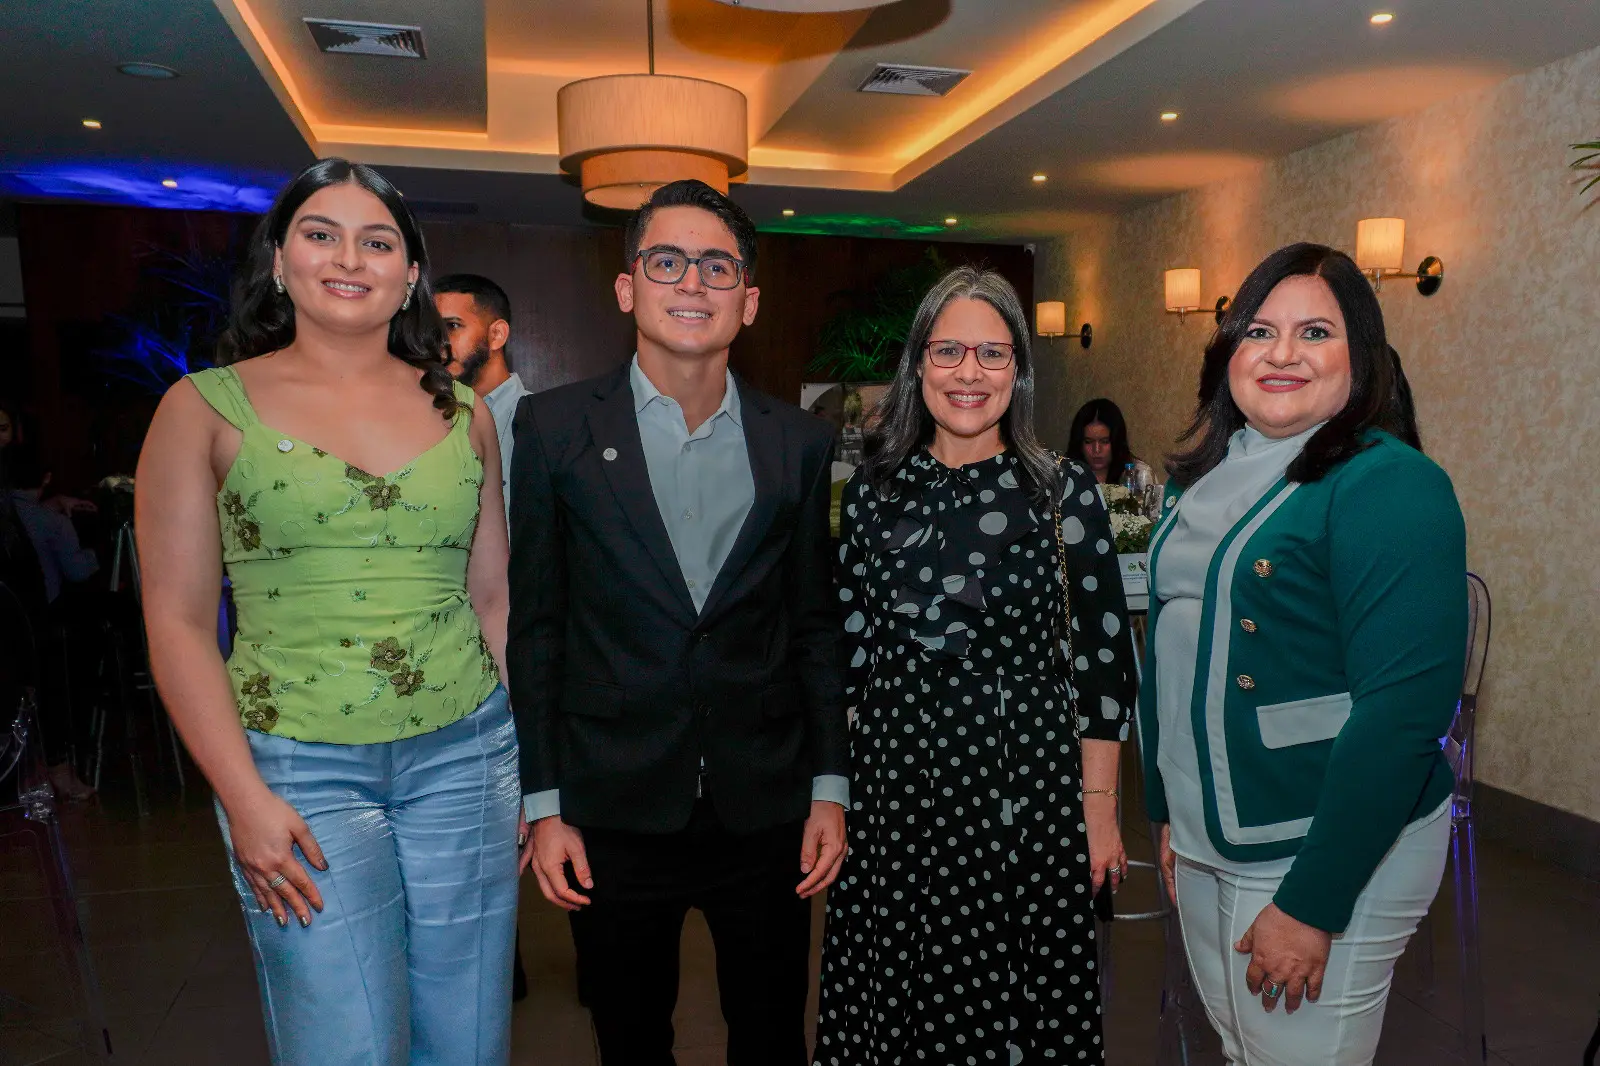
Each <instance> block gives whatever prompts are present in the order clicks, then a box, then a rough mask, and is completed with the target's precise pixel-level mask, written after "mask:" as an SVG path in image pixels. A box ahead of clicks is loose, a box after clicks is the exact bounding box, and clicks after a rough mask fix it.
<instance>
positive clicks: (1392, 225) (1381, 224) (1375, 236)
mask: <svg viewBox="0 0 1600 1066" xmlns="http://www.w3.org/2000/svg"><path fill="white" fill-rule="evenodd" d="M1405 250H1406V220H1405V219H1403V218H1364V219H1362V220H1361V221H1360V222H1357V223H1356V266H1358V267H1360V268H1361V269H1362V270H1379V271H1399V270H1400V269H1401V268H1402V264H1403V262H1404V260H1405Z"/></svg>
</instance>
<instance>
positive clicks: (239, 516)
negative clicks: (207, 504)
mask: <svg viewBox="0 0 1600 1066" xmlns="http://www.w3.org/2000/svg"><path fill="white" fill-rule="evenodd" d="M260 496H261V493H259V492H253V493H251V494H250V498H249V499H248V500H247V499H245V498H244V497H242V496H241V495H239V493H237V492H234V491H233V490H231V489H230V490H229V491H227V492H224V493H223V494H222V510H223V513H224V514H226V515H227V516H228V518H229V519H230V520H231V522H232V528H231V532H232V533H233V536H234V539H235V540H237V541H238V542H239V546H240V547H242V548H243V549H244V550H245V551H252V552H253V551H256V550H257V549H259V548H260V547H261V524H260V523H259V522H257V521H256V520H255V518H254V517H253V516H252V515H251V513H250V508H252V507H254V506H255V504H256V500H257V499H259V498H260Z"/></svg>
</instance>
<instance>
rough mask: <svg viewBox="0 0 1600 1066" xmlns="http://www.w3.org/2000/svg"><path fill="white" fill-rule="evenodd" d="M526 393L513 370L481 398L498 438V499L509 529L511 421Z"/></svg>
mask: <svg viewBox="0 0 1600 1066" xmlns="http://www.w3.org/2000/svg"><path fill="white" fill-rule="evenodd" d="M526 395H528V389H527V386H525V385H523V384H522V379H521V378H519V377H517V375H516V372H515V371H513V372H512V374H511V376H510V377H508V378H506V379H505V380H504V381H502V382H501V383H500V384H498V385H496V386H495V387H494V388H493V389H491V390H489V395H487V396H485V397H484V398H483V404H484V406H485V407H487V408H488V409H489V414H491V415H493V416H494V433H495V436H496V437H498V438H500V493H501V495H500V499H501V501H502V502H503V504H504V506H505V512H506V529H507V530H510V529H511V502H510V501H511V445H512V441H513V440H514V439H515V438H514V437H513V435H512V433H511V421H512V419H514V418H516V416H517V404H519V403H521V402H522V398H523V397H524V396H526Z"/></svg>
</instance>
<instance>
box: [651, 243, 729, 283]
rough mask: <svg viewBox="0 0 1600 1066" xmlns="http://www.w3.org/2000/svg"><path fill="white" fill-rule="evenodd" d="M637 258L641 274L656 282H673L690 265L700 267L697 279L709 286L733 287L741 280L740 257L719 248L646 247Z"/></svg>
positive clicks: (687, 270) (682, 277)
mask: <svg viewBox="0 0 1600 1066" xmlns="http://www.w3.org/2000/svg"><path fill="white" fill-rule="evenodd" d="M637 258H639V259H642V260H644V276H645V277H647V278H649V279H650V280H651V281H653V282H655V283H656V284H657V285H676V284H677V283H678V282H680V281H682V280H683V279H684V275H686V274H688V273H689V268H690V267H692V266H693V267H699V268H700V281H701V282H702V283H703V284H704V285H705V286H706V288H708V289H733V288H737V287H738V285H739V283H740V282H741V281H743V280H744V272H745V268H744V263H743V261H741V260H738V259H735V258H734V257H733V256H731V255H724V254H723V253H721V252H713V253H712V254H710V255H701V256H693V255H684V254H683V253H682V252H680V251H677V250H676V249H673V248H646V249H645V250H644V251H642V252H640V253H639V255H638V257H637Z"/></svg>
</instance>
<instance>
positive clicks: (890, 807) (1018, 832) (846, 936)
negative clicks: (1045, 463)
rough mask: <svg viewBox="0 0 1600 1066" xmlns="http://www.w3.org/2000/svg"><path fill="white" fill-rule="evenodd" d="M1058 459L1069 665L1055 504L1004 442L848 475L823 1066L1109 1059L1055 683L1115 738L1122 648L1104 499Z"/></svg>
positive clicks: (1124, 662)
mask: <svg viewBox="0 0 1600 1066" xmlns="http://www.w3.org/2000/svg"><path fill="white" fill-rule="evenodd" d="M1064 471H1065V476H1064V477H1063V483H1062V485H1061V486H1060V492H1061V496H1060V499H1061V510H1062V515H1063V519H1064V522H1065V520H1067V519H1069V518H1070V520H1071V521H1072V522H1073V523H1074V526H1073V527H1072V528H1073V529H1074V530H1075V531H1076V533H1077V536H1076V537H1075V539H1074V540H1073V541H1071V542H1070V543H1069V544H1068V546H1067V549H1066V550H1067V553H1068V558H1067V571H1068V574H1069V576H1070V579H1071V580H1072V581H1073V585H1074V587H1073V589H1072V606H1073V614H1074V622H1075V623H1076V622H1077V620H1078V619H1082V624H1081V625H1075V627H1074V631H1073V651H1074V654H1075V655H1076V657H1077V658H1076V661H1075V663H1074V664H1073V666H1074V669H1073V673H1072V676H1071V677H1070V678H1069V676H1068V675H1067V672H1066V668H1065V666H1064V664H1062V665H1058V664H1061V656H1060V655H1058V654H1057V652H1056V648H1055V643H1054V642H1055V641H1056V632H1057V629H1058V625H1059V614H1060V610H1061V590H1060V579H1059V574H1060V566H1059V561H1058V558H1057V540H1056V536H1055V531H1054V530H1053V529H1052V528H1051V522H1050V519H1049V509H1048V507H1045V508H1044V509H1043V510H1044V517H1043V518H1041V517H1040V515H1039V513H1038V511H1037V510H1036V509H1035V508H1034V507H1033V506H1032V505H1031V503H1030V501H1029V500H1028V498H1027V496H1026V493H1025V492H1024V490H1023V489H1022V488H1021V487H1020V486H1019V476H1018V473H1019V472H1018V468H1017V467H1016V465H1015V464H1014V462H1013V460H1012V459H1011V458H1010V456H1009V455H1008V454H1002V455H1000V456H997V457H996V458H994V459H992V460H988V461H986V462H984V463H978V464H972V465H970V466H966V467H961V468H959V469H950V468H946V467H944V466H942V465H941V464H939V463H937V462H936V461H934V460H933V459H932V457H931V456H928V455H927V454H926V453H923V454H921V455H919V456H916V457H913V458H912V459H910V460H908V461H907V463H906V464H905V466H904V467H902V469H901V471H900V472H899V474H898V475H897V477H896V479H895V480H894V482H893V483H892V484H891V486H890V487H889V488H890V491H889V492H888V493H887V494H886V495H884V496H880V495H879V493H878V492H876V491H875V490H873V489H872V488H871V487H870V486H869V485H867V484H866V482H865V481H864V479H862V478H860V477H857V478H856V479H855V480H853V481H852V482H851V483H850V484H849V485H848V486H847V487H846V489H845V493H844V499H843V504H842V512H841V514H842V521H841V526H842V529H841V533H842V534H843V540H842V544H841V547H840V562H841V564H842V566H841V568H840V575H841V593H840V595H841V605H842V607H843V613H842V615H841V617H843V616H850V618H851V621H852V622H855V621H856V619H858V618H859V619H860V621H859V622H858V623H856V625H855V626H854V628H851V627H848V626H847V630H848V632H847V636H846V643H847V655H848V661H849V662H850V663H851V668H850V669H849V671H848V675H847V684H848V692H849V699H848V702H850V703H852V704H853V705H854V707H855V712H856V713H855V715H854V727H853V733H852V738H851V741H852V744H851V746H852V760H853V764H854V780H853V783H852V787H851V799H852V803H853V809H852V811H851V815H850V818H849V820H848V822H849V833H850V851H849V855H848V857H847V858H846V860H845V866H844V870H843V872H842V873H841V875H840V877H839V880H838V882H837V883H836V884H835V886H834V887H833V889H832V891H831V892H830V894H829V899H828V925H827V931H826V935H825V939H824V954H823V972H822V1001H821V1008H820V1017H819V1020H818V1026H817V1050H816V1059H815V1061H816V1066H901V1064H910V1063H932V1064H937V1066H968V1064H973V1066H976V1064H985V1066H987V1064H990V1063H997V1064H1011V1066H1036V1064H1041V1063H1103V1062H1104V1059H1105V1057H1104V1049H1103V1047H1102V1040H1101V1027H1100V1006H1099V1002H1098V977H1097V975H1096V973H1095V952H1094V922H1093V916H1092V910H1091V906H1090V898H1089V866H1088V846H1087V842H1086V835H1085V831H1084V826H1083V815H1082V807H1081V789H1082V782H1081V779H1080V774H1081V763H1082V760H1081V756H1080V754H1079V746H1078V738H1077V737H1076V736H1075V728H1074V726H1075V723H1074V721H1073V718H1072V700H1071V699H1069V689H1072V687H1073V686H1074V685H1075V686H1076V691H1075V692H1074V693H1073V694H1074V695H1075V696H1076V699H1077V703H1078V706H1079V708H1080V709H1083V710H1089V711H1091V713H1088V714H1086V715H1085V716H1084V717H1083V718H1082V719H1081V720H1080V722H1081V728H1082V732H1083V736H1085V737H1090V738H1097V739H1107V740H1116V739H1120V738H1121V737H1122V735H1123V734H1125V732H1126V729H1127V725H1128V722H1129V721H1130V720H1131V718H1132V713H1133V706H1132V702H1133V663H1132V654H1131V651H1132V649H1131V648H1130V647H1129V645H1128V641H1127V636H1126V625H1125V623H1123V622H1122V621H1121V619H1122V614H1123V608H1122V606H1121V603H1120V600H1121V581H1120V578H1119V577H1118V575H1117V564H1116V557H1115V555H1112V554H1109V553H1108V552H1107V551H1097V550H1096V544H1097V542H1098V543H1102V544H1107V543H1108V542H1109V523H1108V520H1107V518H1106V515H1105V511H1104V508H1103V506H1102V505H1101V504H1100V500H1099V494H1098V493H1095V492H1093V491H1090V492H1089V493H1088V496H1087V498H1088V500H1089V502H1088V503H1085V502H1083V501H1084V499H1085V496H1084V489H1085V486H1090V487H1091V489H1092V484H1093V482H1092V479H1090V478H1089V476H1088V475H1087V473H1086V472H1084V471H1083V470H1082V468H1081V467H1076V466H1074V465H1068V466H1067V467H1065V468H1064ZM996 516H998V517H996ZM908 551H910V552H911V553H912V554H913V555H914V556H915V558H913V559H911V560H909V561H908V560H907V559H906V558H905V556H906V553H907V552H908ZM902 564H903V565H902ZM930 566H931V567H932V568H933V570H934V572H933V573H932V574H931V575H925V574H924V573H923V571H924V570H925V569H927V568H928V567H930ZM1086 579H1093V580H1092V581H1091V580H1086ZM1098 589H1108V590H1113V591H1114V593H1115V596H1116V599H1114V600H1113V599H1108V598H1107V593H1106V592H1103V591H1098ZM913 608H914V609H915V610H914V611H913V610H912V609H913ZM1111 615H1115V616H1116V617H1117V618H1118V619H1119V621H1118V625H1117V627H1116V630H1115V631H1114V632H1111V631H1110V630H1111V627H1110V626H1108V625H1107V624H1106V623H1105V619H1106V618H1107V617H1108V616H1111ZM952 638H959V639H952Z"/></svg>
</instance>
